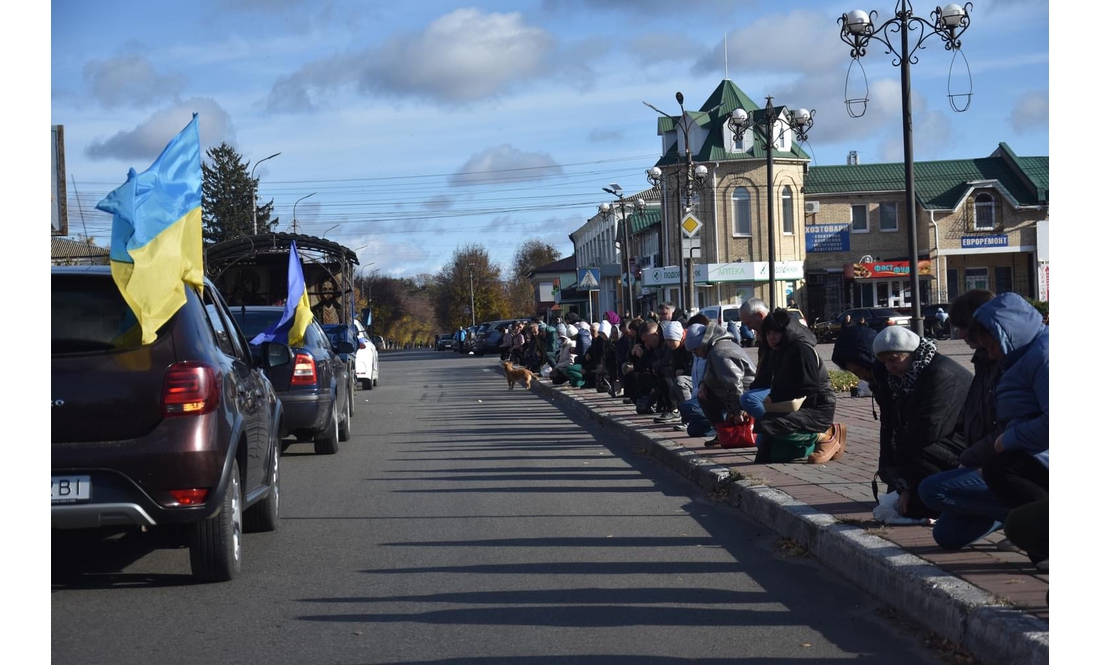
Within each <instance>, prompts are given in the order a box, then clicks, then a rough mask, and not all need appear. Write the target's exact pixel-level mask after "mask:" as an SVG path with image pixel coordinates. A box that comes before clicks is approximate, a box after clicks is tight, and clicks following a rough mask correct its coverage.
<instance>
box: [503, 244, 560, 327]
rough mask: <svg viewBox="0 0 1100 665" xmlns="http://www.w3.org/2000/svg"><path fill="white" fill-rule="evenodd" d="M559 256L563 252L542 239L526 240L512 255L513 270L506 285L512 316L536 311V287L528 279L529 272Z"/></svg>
mask: <svg viewBox="0 0 1100 665" xmlns="http://www.w3.org/2000/svg"><path fill="white" fill-rule="evenodd" d="M559 258H561V252H559V251H558V250H557V248H556V247H554V246H553V245H551V244H550V243H548V242H545V241H542V240H536V239H530V240H526V241H524V243H523V244H522V245H520V246H519V249H517V250H516V253H515V255H514V256H513V257H512V270H511V274H510V275H509V277H508V283H507V285H506V287H505V289H506V291H507V299H508V306H509V309H510V310H511V315H512V316H516V317H519V316H527V315H529V314H532V313H533V312H534V309H535V287H534V285H532V284H531V281H530V280H529V279H527V273H529V272H531V271H532V270H534V269H535V268H539V267H541V266H544V265H546V264H547V263H553V262H554V261H557V260H558V259H559Z"/></svg>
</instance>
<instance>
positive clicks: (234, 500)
mask: <svg viewBox="0 0 1100 665" xmlns="http://www.w3.org/2000/svg"><path fill="white" fill-rule="evenodd" d="M188 531H189V533H188V536H189V538H188V541H189V543H188V544H189V548H190V555H191V574H192V575H194V576H195V577H196V578H197V579H198V580H200V581H202V582H226V581H228V580H231V579H233V578H234V577H236V576H237V574H238V573H240V572H241V531H242V529H241V474H240V472H239V471H238V470H237V462H236V460H234V461H233V470H232V471H231V472H230V477H229V486H228V487H226V488H225V496H224V497H222V504H221V507H220V509H219V510H218V514H217V515H214V516H213V517H210V518H208V519H205V520H202V521H201V522H196V523H195V524H190V525H188Z"/></svg>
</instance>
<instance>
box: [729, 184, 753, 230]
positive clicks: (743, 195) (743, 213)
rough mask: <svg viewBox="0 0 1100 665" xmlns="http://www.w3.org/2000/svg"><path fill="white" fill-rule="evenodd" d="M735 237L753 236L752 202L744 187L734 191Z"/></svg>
mask: <svg viewBox="0 0 1100 665" xmlns="http://www.w3.org/2000/svg"><path fill="white" fill-rule="evenodd" d="M733 235H735V236H751V235H752V200H751V199H750V198H749V190H748V189H746V188H744V187H738V188H736V189H734V190H733Z"/></svg>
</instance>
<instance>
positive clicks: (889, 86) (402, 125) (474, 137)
mask: <svg viewBox="0 0 1100 665" xmlns="http://www.w3.org/2000/svg"><path fill="white" fill-rule="evenodd" d="M856 4H858V3H856ZM974 4H975V6H974V8H973V13H972V16H973V22H972V25H971V27H970V29H969V30H968V31H967V33H966V34H965V35H964V36H963V49H964V53H965V56H966V59H967V62H968V63H969V69H970V74H971V76H972V77H973V89H974V93H975V94H974V97H973V101H972V104H971V107H970V109H969V110H968V111H967V112H965V113H961V114H960V113H955V112H953V111H952V110H951V106H950V105H949V103H948V100H947V94H948V85H949V83H948V81H949V76H948V75H949V72H950V71H951V66H952V54H951V53H950V52H947V51H945V50H944V49H943V47H942V43H941V42H940V40H939V39H938V38H935V37H933V38H932V39H930V40H929V41H928V42H927V48H925V49H924V51H923V52H922V53H921V54H920V62H919V63H918V64H917V65H915V66H914V67H913V68H912V73H913V91H914V103H913V106H914V127H915V134H914V137H915V138H914V142H915V143H914V149H915V154H916V158H917V159H918V160H934V159H952V158H966V157H980V156H985V155H988V154H989V153H991V152H992V151H993V150H994V149H995V148H996V147H997V144H998V143H999V142H1001V141H1004V142H1007V143H1008V144H1009V145H1010V146H1011V147H1012V148H1013V149H1014V150H1015V151H1016V153H1017V154H1019V155H1047V154H1049V153H1050V147H1049V132H1048V115H1049V90H1048V89H1049V69H1050V59H1049V40H1048V32H1049V28H1048V16H1049V8H1048V5H1047V3H1046V2H1032V1H1028V0H996V1H987V2H983V1H980V0H979V1H978V2H975V3H974ZM935 6H936V4H935V3H934V2H923V1H918V2H916V3H915V11H916V13H917V14H919V15H921V16H924V17H927V16H928V15H929V13H930V12H931V11H932V10H933V9H935ZM689 7H690V9H689ZM853 8H854V7H853V6H850V3H848V2H845V3H844V4H832V3H829V2H812V1H798V0H795V1H791V2H786V3H764V2H752V1H751V0H750V1H745V2H736V3H734V2H727V1H721V0H698V1H697V2H693V3H690V5H684V4H679V3H669V2H667V1H664V0H662V1H657V0H602V1H597V0H532V1H529V2H479V3H476V4H471V3H451V2H431V1H417V2H405V3H385V4H383V3H365V2H338V1H325V0H314V1H308V0H205V1H200V2H189V3H149V2H123V1H116V2H95V3H87V2H75V1H61V0H55V1H54V2H53V3H52V17H51V23H50V37H51V47H50V56H51V64H50V74H51V75H50V96H51V122H52V123H54V124H62V125H64V126H65V141H66V166H67V170H68V173H69V174H70V176H71V178H75V181H76V193H79V196H80V205H79V206H77V205H76V201H75V195H74V192H72V191H70V214H69V224H70V231H72V232H73V233H74V234H76V233H82V232H83V230H84V228H85V227H86V228H87V232H88V234H89V235H92V236H95V237H96V239H97V242H98V243H100V244H105V243H106V241H107V239H108V237H109V225H110V219H109V217H107V216H106V215H104V214H102V213H98V212H95V211H94V210H93V208H94V205H95V203H96V202H97V201H98V200H99V199H100V198H101V197H102V196H103V195H104V194H106V192H108V191H109V190H110V189H112V188H113V187H115V186H117V185H118V184H120V183H121V182H123V181H124V179H125V175H126V171H127V169H128V168H130V167H131V166H132V167H135V168H137V169H138V170H142V169H144V168H146V167H147V166H148V165H149V163H151V161H152V160H153V159H154V158H155V157H156V155H157V154H158V153H159V152H160V150H161V149H162V148H163V146H164V144H165V143H166V142H167V141H168V140H169V139H170V138H171V136H172V135H174V134H175V133H176V132H178V131H179V130H180V129H182V128H183V126H184V125H185V124H186V122H187V119H188V118H189V117H190V113H191V112H192V111H198V112H199V113H200V134H201V137H202V141H203V143H204V147H208V146H210V145H217V144H218V143H220V142H221V141H222V140H225V141H228V142H229V143H230V144H232V145H233V146H234V147H235V148H236V149H237V150H238V151H239V152H241V154H242V155H243V156H244V157H245V159H246V160H253V161H255V160H259V159H262V158H264V157H266V156H268V155H270V154H272V153H276V152H281V153H282V154H281V155H280V156H279V157H276V158H274V159H272V160H269V161H266V162H264V163H263V164H261V165H260V166H259V167H258V168H257V171H256V173H257V175H258V176H260V177H261V183H260V194H261V196H262V197H263V199H264V200H267V199H274V201H275V206H276V214H277V215H278V216H279V217H280V218H281V221H282V228H286V227H288V226H289V224H290V222H291V219H292V209H293V206H294V203H295V201H297V200H298V199H300V198H301V197H304V196H306V195H309V194H313V195H312V196H310V198H308V199H307V200H303V201H302V202H301V203H299V204H298V205H297V218H298V221H299V223H300V224H302V226H303V229H304V232H306V233H311V234H314V235H322V234H325V235H326V237H328V238H332V239H335V240H337V241H339V242H341V243H343V244H345V245H347V246H348V247H351V248H353V249H354V248H362V247H363V246H364V245H365V246H366V247H365V248H363V249H361V250H360V252H359V253H360V257H361V261H362V262H363V263H364V264H365V263H369V262H372V261H373V262H374V265H373V266H371V269H381V270H382V272H383V273H386V274H392V275H414V274H417V273H421V272H434V271H435V270H437V269H438V268H439V267H440V266H441V265H443V264H444V263H445V262H446V261H447V260H448V259H449V257H450V256H451V254H452V252H453V251H454V250H455V248H456V247H458V246H460V245H462V244H465V243H467V242H480V243H483V244H484V245H485V246H486V247H488V248H489V250H490V253H491V255H492V257H493V259H494V260H496V261H497V262H499V263H501V264H502V265H508V264H509V263H510V260H511V257H512V254H513V252H514V251H515V249H516V247H517V246H518V245H519V244H520V243H521V242H522V241H523V240H525V239H527V238H532V237H537V238H542V239H545V240H547V241H549V242H551V243H552V244H554V245H555V246H557V247H559V248H560V249H561V250H562V251H563V253H565V254H568V253H570V252H571V246H570V243H569V240H568V234H569V233H570V232H572V231H574V230H576V229H577V228H578V227H579V226H581V224H583V223H584V221H585V220H586V219H587V218H589V217H591V216H592V215H593V214H594V213H595V212H596V209H597V206H598V205H599V203H600V202H602V201H604V200H606V195H605V194H603V193H602V191H601V188H602V187H603V186H605V185H607V184H608V183H611V182H616V183H619V184H620V185H622V187H623V188H624V189H625V190H626V191H627V192H634V191H638V190H640V189H644V188H645V187H647V186H648V185H647V183H646V181H645V174H644V172H645V169H646V168H648V167H649V166H651V165H652V163H653V162H654V161H656V159H657V157H658V155H659V151H660V139H659V137H658V136H657V134H656V127H657V114H656V113H655V112H653V111H652V110H650V109H649V108H647V107H646V106H644V105H643V104H642V102H643V100H644V101H647V102H650V103H652V104H654V105H656V106H657V107H659V108H661V109H663V110H664V111H667V112H669V113H673V112H677V111H678V107H677V105H676V101H675V99H674V97H675V93H676V92H677V91H681V92H683V93H684V96H685V98H686V99H685V102H686V103H685V105H686V106H687V107H689V108H690V109H693V110H697V109H698V108H699V105H701V104H702V103H703V101H704V100H705V99H706V97H707V96H708V95H709V94H710V92H711V91H712V90H713V89H714V88H715V87H716V86H717V85H718V84H719V83H720V81H721V80H722V78H723V77H724V73H723V33H725V34H727V35H728V46H727V48H726V59H727V60H728V63H729V64H728V72H729V78H730V79H731V80H732V81H733V82H734V83H736V84H737V85H738V86H740V87H741V88H742V89H743V90H744V91H745V92H746V93H748V94H749V95H750V96H752V97H753V98H754V99H755V100H756V101H757V102H758V103H760V104H763V103H764V98H765V96H766V95H768V94H771V95H773V96H774V97H775V100H776V102H777V103H782V104H786V105H789V106H802V107H806V108H814V109H816V111H817V115H816V124H815V126H814V128H813V130H812V131H811V137H810V143H809V148H810V150H811V151H812V153H813V155H814V157H815V163H817V164H822V165H826V164H839V163H843V162H844V159H845V157H846V156H847V154H848V152H849V151H851V150H857V151H859V153H860V157H861V161H862V162H863V163H872V162H887V161H901V160H902V152H901V121H900V105H901V101H900V73H899V69H898V68H897V67H894V66H892V64H891V58H890V57H889V56H887V55H885V53H884V49H882V48H877V47H876V46H872V47H871V48H870V49H869V52H868V55H867V57H866V58H864V59H863V66H864V68H865V71H866V76H867V81H868V86H869V91H870V96H871V102H870V108H869V109H868V111H867V114H866V115H865V116H864V117H862V118H859V119H851V118H849V117H848V115H847V113H846V111H845V108H844V102H843V100H844V95H845V79H846V75H847V73H848V68H849V64H850V62H851V59H850V57H849V55H848V49H847V48H846V46H845V44H843V43H842V42H841V40H840V38H839V27H838V25H837V23H836V19H837V17H839V16H840V15H841V14H842V13H844V12H845V11H847V10H850V9H853ZM862 8H863V9H865V10H868V11H869V10H871V9H877V10H878V11H879V12H880V15H881V14H887V15H889V14H891V13H892V12H893V8H894V3H893V2H891V1H890V0H880V1H879V2H878V4H877V5H867V6H864V7H862ZM882 18H883V17H882V16H880V20H881V19H882ZM955 67H956V69H955V76H956V78H954V79H952V88H953V89H954V88H955V86H958V85H961V86H963V87H965V86H966V85H967V84H968V82H967V78H966V77H967V74H966V69H965V68H963V67H962V64H961V62H959V61H958V60H956V62H955ZM857 84H858V85H861V84H862V78H861V77H860V78H857ZM69 185H70V190H71V189H72V180H70V181H69ZM80 211H83V213H84V218H83V220H82V219H81V217H80V214H79V213H80Z"/></svg>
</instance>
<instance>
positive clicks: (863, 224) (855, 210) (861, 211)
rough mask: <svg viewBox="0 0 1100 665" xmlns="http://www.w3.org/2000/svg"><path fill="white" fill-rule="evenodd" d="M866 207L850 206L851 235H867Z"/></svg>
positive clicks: (859, 205)
mask: <svg viewBox="0 0 1100 665" xmlns="http://www.w3.org/2000/svg"><path fill="white" fill-rule="evenodd" d="M869 230H870V229H869V228H868V227H867V206H866V205H864V204H862V203H860V204H854V203H853V204H852V233H867V231H869Z"/></svg>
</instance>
